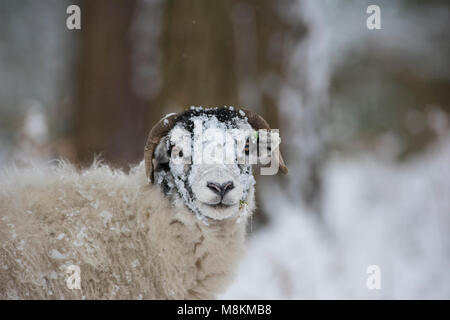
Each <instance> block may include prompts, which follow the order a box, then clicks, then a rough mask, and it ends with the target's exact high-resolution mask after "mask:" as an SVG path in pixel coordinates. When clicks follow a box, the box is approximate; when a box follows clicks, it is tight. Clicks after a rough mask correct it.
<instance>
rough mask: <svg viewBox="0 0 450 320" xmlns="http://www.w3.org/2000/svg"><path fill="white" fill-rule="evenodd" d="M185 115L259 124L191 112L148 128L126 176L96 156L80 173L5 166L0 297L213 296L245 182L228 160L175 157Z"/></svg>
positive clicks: (260, 125)
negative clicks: (141, 150) (137, 159)
mask: <svg viewBox="0 0 450 320" xmlns="http://www.w3.org/2000/svg"><path fill="white" fill-rule="evenodd" d="M195 121H200V123H201V126H206V123H209V125H210V126H212V127H214V128H216V129H217V128H219V129H220V130H222V129H225V128H231V127H232V128H241V129H242V128H246V129H250V131H252V130H258V129H269V126H268V124H267V122H266V121H265V120H264V119H263V118H261V117H260V116H259V115H257V114H255V113H253V112H250V111H247V110H244V109H242V110H234V109H232V108H212V109H202V108H191V109H190V110H187V111H185V112H183V113H180V114H170V115H168V116H166V117H164V118H163V119H161V120H160V121H159V122H158V123H157V124H156V125H155V126H154V127H153V128H152V130H151V131H150V133H149V136H148V140H147V143H146V146H145V151H144V161H142V162H141V163H139V164H138V165H137V166H135V167H132V168H131V169H130V171H129V173H127V174H126V173H124V172H123V171H121V170H118V169H112V168H110V167H109V166H107V165H105V164H103V163H101V162H98V161H96V162H94V164H93V165H92V166H91V167H90V168H88V169H85V170H83V171H81V172H80V171H79V170H77V169H76V168H75V167H74V166H72V165H71V164H69V163H67V162H64V161H59V162H58V164H57V165H47V166H41V165H35V166H30V167H28V168H20V169H17V168H15V169H14V168H11V169H7V170H5V172H4V173H2V175H1V177H0V299H213V298H215V297H216V296H217V294H218V293H220V292H221V291H223V290H224V289H225V288H226V285H227V284H228V283H229V281H230V279H231V278H232V276H233V274H234V272H235V267H236V265H237V262H238V259H239V257H240V256H241V255H242V253H243V248H244V239H245V226H246V222H247V220H248V217H249V216H250V215H251V214H252V212H253V210H254V209H255V200H254V199H255V196H254V182H255V180H254V178H253V172H252V166H251V165H250V164H248V163H244V164H239V163H238V162H237V161H236V159H237V158H235V161H234V162H233V163H230V164H225V163H217V162H216V163H213V164H203V163H197V164H196V163H195V162H193V163H190V162H189V161H184V162H180V161H178V162H177V161H176V160H177V159H178V160H180V159H183V160H186V159H187V158H189V157H190V155H189V153H190V152H189V151H190V150H192V148H193V147H194V146H193V145H194V144H195V143H196V141H195V140H194V141H191V142H189V139H188V138H189V137H192V135H193V131H195V130H196V129H195V128H194V127H195V126H194V124H195ZM197 123H198V122H197ZM202 128H203V127H201V128H200V132H203V131H202V130H203V129H202ZM176 132H178V134H180V133H181V136H183V135H184V138H187V139H184V140H183V139H180V135H178V136H177V135H176V134H175V133H176ZM186 141H187V144H183V142H186ZM212 142H214V139H213V140H212ZM248 143H249V141H247V145H246V149H245V150H246V151H247V148H248ZM277 150H278V149H277ZM183 151H184V152H183ZM277 155H278V157H276V158H275V160H276V161H278V162H277V163H278V165H279V168H280V169H281V171H282V172H283V173H287V168H286V166H285V165H284V161H283V159H282V157H281V154H279V153H278V154H277ZM190 160H192V159H190ZM191 162H192V161H191Z"/></svg>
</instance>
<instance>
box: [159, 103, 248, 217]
mask: <svg viewBox="0 0 450 320" xmlns="http://www.w3.org/2000/svg"><path fill="white" fill-rule="evenodd" d="M219 110H220V111H219V112H218V113H217V111H216V112H214V111H210V112H200V111H198V112H194V111H192V112H187V113H186V114H185V115H184V116H183V117H182V118H181V119H180V120H178V122H177V124H176V125H175V126H174V128H173V129H172V130H171V131H170V132H169V134H168V135H166V136H165V137H164V138H163V139H161V141H160V143H159V144H158V146H157V147H156V149H155V154H154V160H153V161H154V168H155V171H154V174H155V183H157V184H159V185H160V186H161V189H162V191H163V192H164V193H165V194H166V195H167V196H169V197H171V198H172V199H173V200H176V199H181V200H182V201H183V203H184V205H186V206H187V207H188V208H189V209H191V210H192V211H193V212H194V213H196V214H199V215H201V216H206V217H208V218H212V219H215V220H223V219H227V218H231V217H233V216H235V215H237V214H245V206H246V203H250V201H252V200H253V199H252V197H253V193H254V189H253V187H254V183H255V180H254V177H253V174H252V167H251V164H250V163H249V161H246V159H245V158H246V154H247V156H248V148H249V146H248V138H246V135H247V136H248V137H250V136H251V133H252V132H254V131H253V129H252V127H251V126H250V125H249V124H248V122H247V121H246V120H245V118H244V117H240V116H238V113H237V112H235V111H230V110H228V109H219ZM246 139H247V140H246Z"/></svg>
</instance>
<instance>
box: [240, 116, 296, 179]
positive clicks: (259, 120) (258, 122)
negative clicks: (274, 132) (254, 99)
mask: <svg viewBox="0 0 450 320" xmlns="http://www.w3.org/2000/svg"><path fill="white" fill-rule="evenodd" d="M241 110H242V111H243V112H244V113H245V116H246V117H247V119H248V123H249V124H250V125H251V126H252V127H253V128H254V129H256V130H259V129H266V130H270V126H269V124H268V123H267V121H266V120H264V118H263V117H261V116H260V115H259V114H257V113H254V112H252V111H250V110H247V109H241ZM279 154H280V163H279V168H280V170H281V172H283V174H287V173H288V171H289V170H288V168H287V167H286V165H285V164H284V160H283V156H282V155H281V152H280V153H279Z"/></svg>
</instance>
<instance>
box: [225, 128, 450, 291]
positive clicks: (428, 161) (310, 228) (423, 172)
mask: <svg viewBox="0 0 450 320" xmlns="http://www.w3.org/2000/svg"><path fill="white" fill-rule="evenodd" d="M449 163H450V135H446V136H445V137H442V138H441V141H440V142H439V143H438V144H437V145H435V146H433V147H432V148H430V150H429V151H428V152H427V153H425V154H423V155H421V156H419V157H417V158H415V159H412V160H410V161H408V162H406V163H403V164H396V163H391V162H386V161H384V160H381V159H378V158H377V157H376V156H375V155H373V154H367V155H365V156H361V157H359V158H351V159H346V158H342V157H338V156H335V157H333V158H332V160H330V161H329V162H328V164H327V166H326V170H325V171H324V172H323V176H324V180H325V195H324V205H325V208H324V214H323V216H322V217H320V218H319V217H317V215H315V214H314V213H312V212H307V211H306V210H303V209H302V208H301V207H299V205H298V203H296V202H295V201H290V200H289V199H288V198H287V197H286V196H285V193H283V192H281V191H280V189H279V188H275V187H274V186H271V187H270V188H266V189H263V190H262V196H261V197H260V200H261V201H262V202H263V205H264V207H265V209H266V211H267V212H268V213H269V214H270V219H271V221H270V222H269V224H268V226H267V227H266V228H263V229H261V230H260V231H259V232H257V233H255V234H251V235H250V238H249V240H248V248H247V253H246V256H245V258H244V260H243V261H242V263H241V265H240V267H239V270H238V273H237V275H238V276H237V278H236V279H235V281H234V283H233V284H232V285H231V287H230V288H229V289H228V290H227V291H226V292H225V293H224V294H223V295H222V296H221V297H220V298H224V299H318V298H320V299H332V298H336V299H366V298H367V299H380V298H388V299H430V298H441V299H442V298H444V299H449V298H450V233H449V228H450V198H449V194H450V165H449ZM370 265H376V266H379V267H380V270H381V289H380V290H369V289H368V288H367V286H366V281H367V278H368V274H367V273H366V271H367V268H368V267H369V266H370Z"/></svg>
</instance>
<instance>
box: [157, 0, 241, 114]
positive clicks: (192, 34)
mask: <svg viewBox="0 0 450 320" xmlns="http://www.w3.org/2000/svg"><path fill="white" fill-rule="evenodd" d="M230 9H231V8H230V2H229V1H210V0H196V1H185V0H181V1H167V2H166V3H165V8H164V14H163V21H162V34H161V51H162V59H163V60H162V65H161V68H160V70H161V77H162V89H161V92H160V94H159V96H158V97H157V98H156V101H155V102H154V104H156V105H159V106H161V108H164V109H165V112H168V111H174V110H175V111H177V110H178V111H180V110H182V109H184V108H187V107H189V106H191V105H195V106H200V105H201V106H223V105H236V104H237V103H238V100H237V87H236V75H235V70H234V66H235V58H234V37H233V26H232V21H231V14H230V13H231V12H230ZM161 114H162V112H160V115H161Z"/></svg>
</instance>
